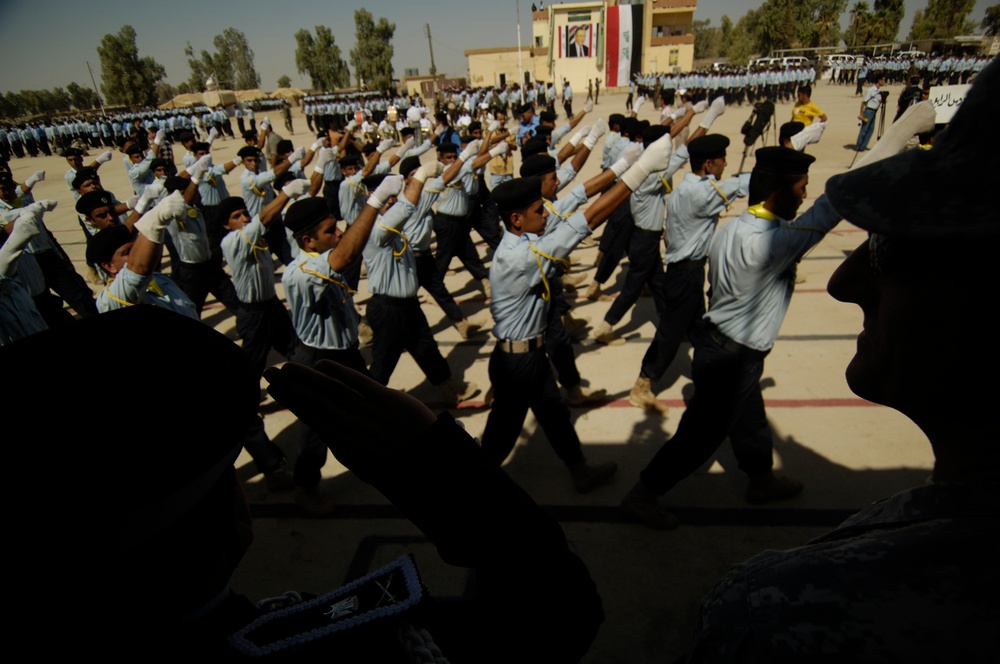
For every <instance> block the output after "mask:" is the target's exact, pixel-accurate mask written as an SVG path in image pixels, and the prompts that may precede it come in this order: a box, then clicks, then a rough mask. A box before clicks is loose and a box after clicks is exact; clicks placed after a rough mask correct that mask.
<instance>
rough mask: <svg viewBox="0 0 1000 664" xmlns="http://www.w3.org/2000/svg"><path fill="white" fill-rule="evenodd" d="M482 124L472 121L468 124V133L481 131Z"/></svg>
mask: <svg viewBox="0 0 1000 664" xmlns="http://www.w3.org/2000/svg"><path fill="white" fill-rule="evenodd" d="M482 128H483V123H482V122H480V121H479V120H473V121H472V122H470V123H469V131H476V130H477V129H482Z"/></svg>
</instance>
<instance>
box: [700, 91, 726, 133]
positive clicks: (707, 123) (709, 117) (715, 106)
mask: <svg viewBox="0 0 1000 664" xmlns="http://www.w3.org/2000/svg"><path fill="white" fill-rule="evenodd" d="M725 112H726V100H725V98H723V97H722V96H721V95H720V96H718V97H716V98H715V101H713V102H712V105H711V106H709V107H708V113H706V114H705V118H704V119H703V120H702V121H701V124H699V125H698V126H699V127H701V128H702V129H704V130H705V131H708V130H709V129H710V128H711V127H712V123H713V122H715V120H716V118H718V117H719V116H720V115H722V114H723V113H725Z"/></svg>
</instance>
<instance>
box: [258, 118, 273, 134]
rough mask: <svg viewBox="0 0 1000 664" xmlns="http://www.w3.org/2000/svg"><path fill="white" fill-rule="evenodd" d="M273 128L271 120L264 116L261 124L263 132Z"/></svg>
mask: <svg viewBox="0 0 1000 664" xmlns="http://www.w3.org/2000/svg"><path fill="white" fill-rule="evenodd" d="M270 128H271V118H269V117H267V116H266V115H265V116H264V121H263V122H261V123H260V129H261V131H266V130H268V129H270Z"/></svg>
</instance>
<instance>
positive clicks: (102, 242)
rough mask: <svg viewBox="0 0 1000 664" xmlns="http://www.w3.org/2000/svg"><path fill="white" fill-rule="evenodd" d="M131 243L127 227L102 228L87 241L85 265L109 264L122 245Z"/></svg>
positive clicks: (119, 225) (130, 234)
mask: <svg viewBox="0 0 1000 664" xmlns="http://www.w3.org/2000/svg"><path fill="white" fill-rule="evenodd" d="M95 193H96V192H95ZM81 198H82V197H81ZM131 241H132V231H130V230H129V229H128V226H125V225H122V224H115V225H114V226H108V227H107V228H102V229H101V230H99V231H97V233H96V234H94V235H92V236H91V237H90V239H88V240H87V264H88V265H100V264H101V263H107V262H110V261H111V257H112V256H114V255H115V252H116V251H118V249H119V248H120V247H121V246H122V245H123V244H127V243H129V242H131Z"/></svg>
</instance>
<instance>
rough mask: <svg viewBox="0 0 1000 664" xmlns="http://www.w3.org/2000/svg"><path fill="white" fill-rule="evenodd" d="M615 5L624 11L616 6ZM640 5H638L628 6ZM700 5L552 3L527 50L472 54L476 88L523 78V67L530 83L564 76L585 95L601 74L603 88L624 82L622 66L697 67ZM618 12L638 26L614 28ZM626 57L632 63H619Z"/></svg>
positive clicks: (538, 17)
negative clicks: (696, 22)
mask: <svg viewBox="0 0 1000 664" xmlns="http://www.w3.org/2000/svg"><path fill="white" fill-rule="evenodd" d="M616 6H617V7H618V10H614V9H613V8H615V7H616ZM633 6H634V10H632V9H629V8H631V7H633ZM696 9H697V0H645V1H644V2H632V3H626V2H621V3H619V2H615V0H608V1H607V2H603V1H602V2H570V3H563V4H558V5H550V6H548V7H546V8H545V9H543V10H540V11H536V12H533V13H532V35H531V41H530V43H528V44H523V45H522V47H521V49H520V51H519V50H518V48H517V47H516V46H506V47H497V48H478V49H470V50H467V51H465V56H466V57H467V58H468V61H469V82H470V84H471V85H473V86H488V85H493V86H499V85H502V84H504V83H513V82H515V81H521V80H522V79H521V75H522V72H523V77H524V78H523V81H542V82H546V83H548V82H553V81H556V82H561V81H562V80H564V79H565V80H567V81H569V82H570V84H571V85H572V86H573V89H574V90H575V91H576V92H577V94H580V93H581V92H583V91H585V90H586V89H587V85H588V82H591V81H593V80H594V79H598V80H600V81H601V87H605V88H606V87H608V85H609V82H618V83H619V85H618V86H617V87H624V85H625V84H624V83H623V82H622V80H621V77H619V76H617V75H616V74H617V72H618V71H621V72H628V71H631V72H632V73H634V72H636V71H641V72H673V71H678V72H683V71H690V70H691V69H692V66H693V63H694V29H693V23H694V13H695V10H696ZM616 11H617V12H626V13H628V14H629V19H630V21H633V22H634V24H633V25H632V30H629V29H628V26H622V27H619V29H618V32H617V33H614V26H615V25H616V24H617V21H615V19H614V18H613V17H611V16H610V14H612V13H615V12H616ZM616 15H618V14H616ZM609 25H610V26H612V27H611V28H610V30H611V32H612V34H609ZM640 35H641V41H639V39H638V37H639V36H640ZM633 38H634V42H635V43H634V45H637V46H638V47H639V48H638V52H637V53H636V52H635V49H634V47H633V46H634V45H633V43H631V40H633ZM623 40H625V41H623ZM626 41H627V42H629V43H625V42H626ZM609 44H610V45H611V46H610V47H609ZM625 47H627V48H625ZM625 55H628V56H629V57H631V61H630V62H628V63H619V60H620V59H621V58H622V57H624V56H625ZM519 56H520V57H519ZM616 66H617V67H619V68H618V69H616ZM612 70H614V71H612Z"/></svg>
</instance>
